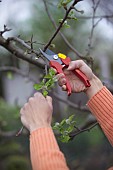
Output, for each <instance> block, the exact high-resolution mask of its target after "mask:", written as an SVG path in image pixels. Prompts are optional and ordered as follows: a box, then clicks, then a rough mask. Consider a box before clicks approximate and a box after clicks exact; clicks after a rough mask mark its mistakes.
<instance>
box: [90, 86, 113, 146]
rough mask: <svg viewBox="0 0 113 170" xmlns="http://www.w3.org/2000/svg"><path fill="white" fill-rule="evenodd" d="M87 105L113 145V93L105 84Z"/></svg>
mask: <svg viewBox="0 0 113 170" xmlns="http://www.w3.org/2000/svg"><path fill="white" fill-rule="evenodd" d="M87 105H88V107H89V109H90V110H91V112H92V113H93V114H94V115H95V117H96V119H97V120H98V122H99V124H100V126H101V128H102V129H103V131H104V133H105V135H106V137H107V138H108V140H109V142H110V143H111V145H112V146H113V95H112V94H111V92H110V91H109V90H108V89H107V88H106V87H105V86H104V87H103V88H102V89H101V90H100V91H99V92H98V93H97V94H95V95H94V96H93V97H92V98H91V99H90V100H89V102H88V104H87Z"/></svg>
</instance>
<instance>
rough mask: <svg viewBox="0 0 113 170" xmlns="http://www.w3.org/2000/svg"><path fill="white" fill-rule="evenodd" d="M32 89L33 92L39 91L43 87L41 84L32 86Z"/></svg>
mask: <svg viewBox="0 0 113 170" xmlns="http://www.w3.org/2000/svg"><path fill="white" fill-rule="evenodd" d="M33 87H34V89H35V90H40V89H42V87H43V85H42V84H34V86H33Z"/></svg>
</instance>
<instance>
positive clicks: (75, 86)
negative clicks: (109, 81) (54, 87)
mask: <svg viewBox="0 0 113 170" xmlns="http://www.w3.org/2000/svg"><path fill="white" fill-rule="evenodd" d="M74 69H80V70H81V71H82V72H83V73H84V74H85V75H86V76H87V78H88V79H89V81H90V84H91V86H90V87H88V88H86V87H85V85H84V83H83V82H82V81H81V80H80V79H79V78H78V77H77V76H76V75H75V74H74V73H73V72H72V70H74ZM64 74H65V76H66V78H67V79H68V81H69V83H70V85H71V89H72V92H82V91H85V92H86V94H87V96H88V98H89V99H90V98H91V97H93V96H94V95H95V94H96V93H97V92H98V91H99V90H100V89H101V88H102V87H103V84H102V82H101V81H100V80H99V79H98V77H96V76H95V75H94V74H93V72H92V70H91V68H90V67H89V66H88V65H87V64H86V63H85V62H84V61H82V60H76V61H71V62H70V64H69V67H68V68H67V69H65V70H64ZM64 74H59V75H58V76H57V77H58V83H59V85H60V86H61V87H62V89H63V90H66V79H65V76H64Z"/></svg>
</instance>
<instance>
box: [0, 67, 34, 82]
mask: <svg viewBox="0 0 113 170" xmlns="http://www.w3.org/2000/svg"><path fill="white" fill-rule="evenodd" d="M8 71H11V72H15V73H17V74H19V75H21V76H22V77H25V78H26V77H27V78H28V80H29V81H32V82H34V83H37V81H36V80H35V79H33V78H32V77H30V76H29V75H28V74H27V73H25V72H23V71H22V70H20V69H18V68H17V67H12V66H1V67H0V72H8Z"/></svg>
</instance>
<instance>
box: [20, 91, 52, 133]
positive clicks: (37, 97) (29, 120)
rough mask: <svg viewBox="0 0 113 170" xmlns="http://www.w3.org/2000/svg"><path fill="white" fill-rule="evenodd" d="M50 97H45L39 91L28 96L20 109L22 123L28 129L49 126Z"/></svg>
mask: <svg viewBox="0 0 113 170" xmlns="http://www.w3.org/2000/svg"><path fill="white" fill-rule="evenodd" d="M52 111H53V106H52V98H51V97H49V96H47V97H46V98H45V97H44V96H43V95H42V94H41V93H39V92H37V93H35V94H34V97H31V98H29V101H28V103H26V104H25V105H24V106H23V108H21V110H20V114H21V121H22V124H23V125H24V126H25V127H26V128H27V129H28V130H29V131H30V132H32V131H34V130H36V129H37V128H41V127H50V126H51V120H52Z"/></svg>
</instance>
